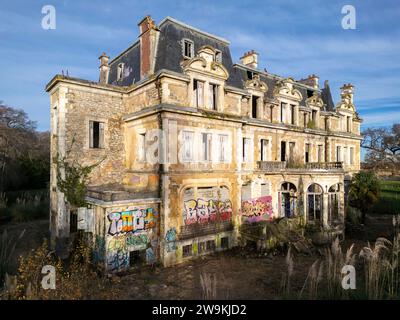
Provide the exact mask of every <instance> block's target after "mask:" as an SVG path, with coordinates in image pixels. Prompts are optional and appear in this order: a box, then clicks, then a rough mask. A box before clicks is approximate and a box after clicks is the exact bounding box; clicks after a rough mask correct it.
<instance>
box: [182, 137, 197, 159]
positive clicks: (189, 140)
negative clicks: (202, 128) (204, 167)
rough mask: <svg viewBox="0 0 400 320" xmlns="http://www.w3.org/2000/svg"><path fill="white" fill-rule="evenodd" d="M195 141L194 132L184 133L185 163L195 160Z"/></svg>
mask: <svg viewBox="0 0 400 320" xmlns="http://www.w3.org/2000/svg"><path fill="white" fill-rule="evenodd" d="M193 140H194V133H193V132H191V131H183V159H184V160H185V161H191V160H193V142H194V141H193Z"/></svg>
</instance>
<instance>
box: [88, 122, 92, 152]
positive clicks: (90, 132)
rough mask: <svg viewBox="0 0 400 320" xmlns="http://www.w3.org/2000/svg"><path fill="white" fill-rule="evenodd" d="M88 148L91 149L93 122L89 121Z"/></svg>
mask: <svg viewBox="0 0 400 320" xmlns="http://www.w3.org/2000/svg"><path fill="white" fill-rule="evenodd" d="M89 147H90V148H93V121H89Z"/></svg>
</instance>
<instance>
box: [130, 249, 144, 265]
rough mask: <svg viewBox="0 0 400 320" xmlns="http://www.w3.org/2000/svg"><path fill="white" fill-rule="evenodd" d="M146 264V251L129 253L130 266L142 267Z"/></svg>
mask: <svg viewBox="0 0 400 320" xmlns="http://www.w3.org/2000/svg"><path fill="white" fill-rule="evenodd" d="M145 262H146V249H144V250H134V251H130V252H129V265H130V266H134V265H141V264H145Z"/></svg>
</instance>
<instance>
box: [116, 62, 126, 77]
mask: <svg viewBox="0 0 400 320" xmlns="http://www.w3.org/2000/svg"><path fill="white" fill-rule="evenodd" d="M124 66H125V65H124V64H123V63H118V67H117V81H120V80H122V79H123V77H124Z"/></svg>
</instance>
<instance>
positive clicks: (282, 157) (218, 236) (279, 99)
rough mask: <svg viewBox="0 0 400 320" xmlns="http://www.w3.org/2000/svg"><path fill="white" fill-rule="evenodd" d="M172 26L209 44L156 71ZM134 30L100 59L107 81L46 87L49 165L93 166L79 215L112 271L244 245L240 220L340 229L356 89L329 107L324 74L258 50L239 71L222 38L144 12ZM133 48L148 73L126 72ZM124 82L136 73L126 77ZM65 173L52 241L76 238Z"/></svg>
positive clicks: (354, 132)
mask: <svg viewBox="0 0 400 320" xmlns="http://www.w3.org/2000/svg"><path fill="white" fill-rule="evenodd" d="M166 24H172V25H174V27H176V28H177V29H179V28H181V29H182V30H183V29H184V30H186V29H187V30H191V32H192V33H194V34H198V37H200V38H201V42H202V45H201V46H200V47H196V41H195V40H193V41H191V43H192V44H191V45H192V46H194V48H195V50H193V47H191V46H190V43H189V44H187V43H185V42H184V41H185V39H186V38H183V39H182V41H183V42H182V43H183V48H182V50H183V51H184V52H183V53H181V52H179V55H180V56H179V65H178V66H171V67H170V68H169V69H168V68H162V69H157V67H156V66H158V65H159V62H158V61H157V60H156V59H162V57H160V55H161V54H160V53H158V54H156V52H157V50H158V49H157V48H161V47H162V45H161V44H162V43H161V41H166V40H165V38H168V33H167V31H165V30H167V28H166V27H165V26H166ZM139 27H140V36H139V42H138V43H137V44H134V45H133V46H132V47H131V49H128V50H127V51H126V52H125V53H123V54H121V55H120V56H118V57H116V58H115V59H113V60H112V61H111V62H110V63H109V61H108V57H107V56H106V55H105V54H103V55H102V56H101V57H100V77H99V79H100V80H99V82H90V81H86V80H81V79H75V78H70V77H65V76H60V75H57V76H55V77H54V78H53V79H52V80H51V81H50V82H49V84H48V85H47V87H46V90H47V91H48V92H49V94H50V107H51V153H52V159H54V157H57V155H60V156H66V157H67V159H69V160H70V161H76V162H78V163H80V164H87V165H91V164H98V165H97V166H96V167H95V169H94V171H93V172H92V173H91V175H90V183H89V187H88V191H87V201H88V203H89V206H88V208H80V209H79V210H78V219H79V221H84V222H85V223H83V227H82V225H81V227H80V228H81V229H83V230H85V231H86V232H90V233H91V234H92V235H93V246H94V248H95V250H94V252H95V257H96V259H97V260H98V261H99V262H100V263H103V264H104V266H105V267H106V269H107V270H108V271H110V272H114V271H121V270H125V269H127V268H129V266H131V265H132V264H135V263H137V262H139V261H146V262H147V263H153V262H156V261H160V262H161V263H163V264H164V265H165V266H168V265H173V264H176V263H179V262H181V261H184V260H186V259H191V258H193V257H195V256H198V255H202V254H207V253H209V252H212V251H216V250H224V249H227V248H230V247H233V246H236V245H237V244H238V239H239V237H240V231H239V229H240V226H241V225H242V224H243V223H257V222H259V221H263V220H270V219H273V218H277V217H284V216H286V217H288V218H290V217H294V216H297V215H302V216H303V219H304V221H305V222H307V223H314V224H315V223H317V224H321V225H322V226H323V227H324V228H326V229H328V230H329V229H335V228H336V229H338V230H341V232H342V231H343V221H344V194H345V192H344V191H345V185H346V181H348V180H349V179H350V178H351V176H352V175H353V174H354V173H355V172H358V171H359V169H360V140H361V136H360V122H361V119H360V118H359V117H358V114H357V113H356V110H355V107H354V104H353V91H354V87H353V86H352V85H351V84H346V85H344V86H343V87H342V88H341V90H342V93H341V100H340V102H339V103H338V104H337V105H336V107H334V106H331V107H329V101H328V100H326V98H325V100H324V99H323V98H324V97H325V96H326V93H327V92H329V97H330V91H329V87H328V85H327V83H325V86H324V88H322V89H320V88H319V85H318V77H317V76H315V75H313V76H310V77H309V78H307V79H303V80H298V81H295V80H294V79H292V78H282V77H278V76H276V75H271V74H268V73H266V72H265V71H261V70H259V69H257V62H258V59H257V57H258V54H257V53H255V52H254V51H249V52H248V53H246V54H245V55H244V57H242V63H239V64H232V63H230V61H231V60H230V53H229V51H226V50H228V49H226V48H229V47H228V44H227V42H226V40H223V39H221V40H219V38H217V37H215V36H213V35H209V34H206V33H204V32H202V31H199V30H197V29H194V28H193V29H192V27H189V26H187V25H185V24H182V23H180V22H178V21H176V20H174V19H172V18H167V19H165V20H164V21H163V22H162V23H160V24H159V26H156V25H155V23H154V22H153V21H152V20H151V18H150V17H146V18H145V19H144V20H142V21H141V22H140V24H139ZM179 30H180V29H179ZM182 32H183V31H182ZM196 39H197V38H196ZM171 41H172V40H171ZM218 41H219V42H218ZM171 43H172V42H171ZM215 43H216V44H215ZM212 44H214V45H215V47H213V45H212ZM217 47H218V48H219V49H218V48H217ZM138 48H139V49H140V50H139V49H138ZM189 49H190V50H191V51H192V52H193V54H192V56H189V57H188V56H186V55H185V54H189V55H190V51H189ZM135 50H136V51H135ZM185 50H186V51H185ZM131 52H132V55H133V54H134V53H133V52H137V57H136V56H135V57H136V58H135V59H138V60H140V59H142V60H140V61H141V62H140V63H136V64H132V66H133V65H136V66H137V67H138V68H141V70H133V71H132V70H131V69H132V67H131V66H128V63H129V60H128V58H125V57H127V56H129V54H130V53H131ZM227 52H228V53H227ZM164 53H165V54H166V55H167V57H168V52H164ZM171 54H172V53H171ZM174 54H176V53H174ZM221 54H224V55H225V56H223V57H222V59H221V58H220V55H221ZM227 54H228V55H229V57H226V55H227ZM143 56H145V58H144V57H143ZM123 59H126V60H123ZM227 59H228V60H227ZM121 61H125V62H121ZM135 61H136V60H135ZM227 61H228V62H227ZM178 67H179V69H180V72H177V70H176V69H177V68H178ZM124 68H128V69H129V72H130V73H129V74H128V73H124V72H125V71H124ZM135 72H137V73H135ZM116 74H117V75H116ZM124 74H126V75H127V76H126V77H130V76H131V74H137V78H134V79H133V80H132V83H124V81H126V79H127V78H124V76H123V75H124ZM233 74H236V75H235V77H236V78H235V79H236V80H235V79H234V77H233ZM115 75H116V80H114V79H111V78H110V77H113V76H115ZM239 75H240V78H241V79H242V80H241V82H237V79H238V77H239ZM234 80H235V81H236V83H240V85H239V84H235V82H234ZM324 95H325V96H324ZM330 99H331V98H330ZM56 165H57V164H56V162H55V161H54V160H53V163H52V171H51V213H50V217H51V227H50V228H51V230H50V231H51V235H52V243H53V245H57V244H59V243H61V244H65V243H67V242H68V239H70V238H71V236H72V235H73V234H74V233H75V232H76V230H73V229H74V228H72V227H71V224H72V222H71V219H75V218H74V214H75V213H73V212H72V213H71V212H70V211H71V210H69V209H68V205H66V201H65V197H64V195H63V194H62V193H61V192H60V191H59V190H58V188H57V168H56ZM300 203H302V204H303V206H300V205H299V204H300ZM78 227H79V224H78Z"/></svg>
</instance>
